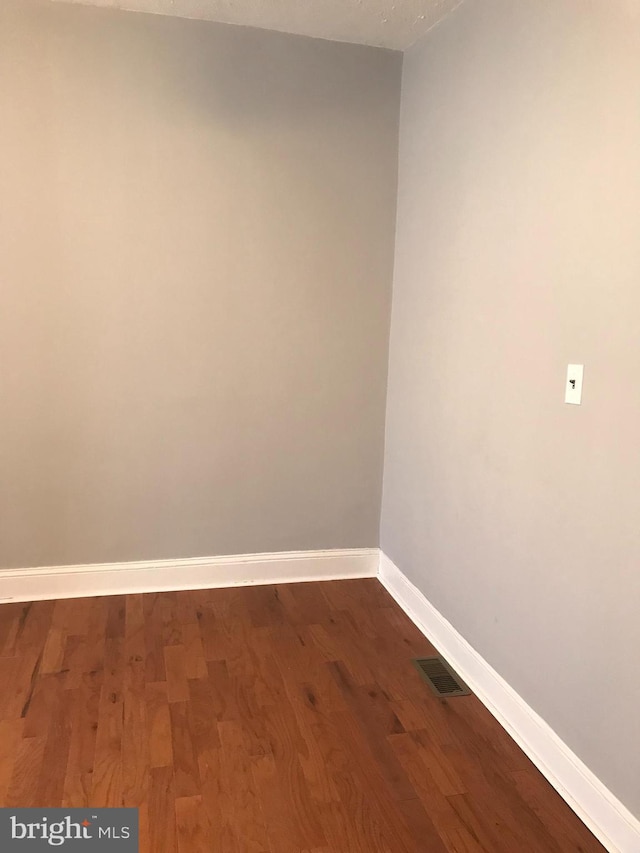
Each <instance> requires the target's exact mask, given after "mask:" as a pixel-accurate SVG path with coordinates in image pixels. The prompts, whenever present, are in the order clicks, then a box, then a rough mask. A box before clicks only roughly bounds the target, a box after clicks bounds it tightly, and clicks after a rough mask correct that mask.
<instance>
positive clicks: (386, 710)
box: [0, 580, 604, 853]
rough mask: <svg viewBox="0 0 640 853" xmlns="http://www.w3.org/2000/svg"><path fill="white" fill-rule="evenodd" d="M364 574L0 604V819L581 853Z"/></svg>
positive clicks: (182, 846) (318, 852)
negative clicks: (24, 813)
mask: <svg viewBox="0 0 640 853" xmlns="http://www.w3.org/2000/svg"><path fill="white" fill-rule="evenodd" d="M430 653H433V648H432V647H431V646H430V645H429V643H428V642H427V641H426V640H425V639H424V638H423V637H422V635H421V634H420V633H419V632H418V630H417V629H416V628H415V627H414V626H413V624H412V623H411V622H410V621H409V620H408V619H407V618H406V617H405V615H404V614H403V613H402V612H401V611H400V609H399V608H398V607H397V606H396V605H395V603H394V602H393V601H392V600H391V598H390V597H389V596H388V594H387V593H386V591H385V590H384V589H383V588H382V587H381V586H380V585H379V584H378V582H377V581H375V580H357V581H337V582H328V583H309V584H298V585H286V586H285V585H283V586H277V587H274V586H265V587H251V588H242V589H223V590H204V591H197V592H178V593H162V594H158V595H130V596H126V597H125V596H118V597H112V598H87V599H75V600H62V601H55V602H54V601H42V602H35V603H33V604H4V605H2V606H0V684H1V685H2V690H1V693H0V805H4V806H61V805H62V806H69V807H70V806H89V805H90V806H96V807H97V806H120V805H126V806H138V807H139V809H140V829H141V844H140V850H141V851H144V853H174V851H179V853H200V852H201V851H202V853H205V851H211V852H212V853H214V852H215V853H574V852H575V853H577V851H581V853H595V851H603V850H604V848H603V847H602V846H601V845H600V844H599V843H598V842H597V841H596V840H595V839H594V837H593V836H592V835H591V834H590V833H589V832H588V831H587V829H586V828H585V827H584V826H583V825H582V824H581V823H580V821H579V820H578V819H577V817H576V816H575V815H574V814H573V813H572V812H571V810H570V809H569V808H568V806H566V805H565V803H564V802H563V801H562V800H561V799H560V797H559V796H558V795H557V794H556V793H555V792H554V791H553V789H552V788H551V787H550V786H549V785H548V784H547V782H546V781H545V780H544V779H543V777H542V776H541V775H540V774H539V773H538V771H537V770H536V769H535V767H534V766H533V765H532V764H531V762H530V761H529V760H528V759H527V758H526V757H525V756H524V754H523V753H522V752H521V751H520V750H519V749H518V747H516V746H515V744H514V743H513V742H512V741H511V740H510V738H509V737H508V736H507V735H506V733H505V732H504V731H503V730H502V729H501V728H500V726H499V725H498V724H497V723H496V722H495V720H494V719H493V718H492V717H491V716H490V714H489V713H488V712H487V711H486V710H485V709H484V708H483V707H482V705H481V704H480V702H479V701H478V700H477V699H476V698H475V697H474V696H468V697H460V698H456V699H450V700H441V699H437V698H436V697H434V696H432V695H431V693H430V692H429V690H428V689H427V687H426V685H425V684H424V683H423V682H422V681H421V680H420V678H419V676H418V674H417V673H416V671H415V670H414V668H413V666H412V665H411V662H410V659H411V658H413V657H417V656H423V655H426V654H430Z"/></svg>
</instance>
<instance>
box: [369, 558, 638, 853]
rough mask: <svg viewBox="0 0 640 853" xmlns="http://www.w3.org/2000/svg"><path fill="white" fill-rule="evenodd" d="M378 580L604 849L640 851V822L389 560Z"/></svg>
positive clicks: (382, 563) (622, 852) (626, 852)
mask: <svg viewBox="0 0 640 853" xmlns="http://www.w3.org/2000/svg"><path fill="white" fill-rule="evenodd" d="M379 580H380V582H381V583H382V584H383V585H384V586H385V587H386V589H387V590H388V591H389V593H390V594H391V595H392V596H393V598H394V599H395V600H396V602H397V603H398V604H399V605H400V607H402V609H403V610H404V611H405V613H406V614H407V615H408V616H409V618H410V619H411V620H412V621H413V622H414V623H415V624H416V626H417V627H418V628H419V629H420V631H422V633H423V634H424V635H425V636H426V637H427V638H428V639H429V640H430V641H431V642H432V643H433V645H434V646H435V647H436V648H437V649H438V650H439V651H440V652H441V653H442V655H443V656H444V657H445V658H446V659H447V660H448V661H449V662H450V663H451V665H452V666H453V667H454V669H455V670H456V671H457V672H458V673H459V675H460V677H461V678H462V679H463V680H464V681H466V682H467V684H468V685H469V687H470V688H471V689H472V690H473V692H474V693H475V694H476V696H477V697H478V698H479V699H480V701H481V702H482V703H483V704H484V705H485V706H486V707H487V708H488V710H489V711H490V712H491V713H492V714H493V716H494V717H495V718H496V719H497V720H498V722H499V723H500V724H501V725H502V726H503V728H505V729H506V730H507V732H508V733H509V734H510V735H511V737H512V738H513V739H514V740H515V741H516V743H517V744H518V745H519V746H520V747H521V749H522V750H524V752H525V753H526V754H527V755H528V756H529V758H530V759H531V760H532V761H533V763H534V764H535V765H536V767H537V768H538V769H539V770H540V771H541V772H542V774H543V775H544V776H545V777H546V778H547V780H548V781H549V782H550V783H551V784H552V785H553V787H554V788H555V789H556V790H557V791H558V793H559V794H560V796H561V797H562V798H563V799H564V800H565V801H566V802H567V803H568V804H569V806H570V807H571V808H572V809H573V811H574V812H575V813H576V814H577V815H578V817H579V818H580V819H581V820H582V821H583V823H585V824H586V825H587V826H588V827H589V829H590V830H591V832H593V834H594V835H595V836H596V838H598V840H599V841H600V842H601V843H602V844H603V845H604V847H605V848H606V849H607V850H608V851H610V853H637V851H640V821H639V820H637V819H636V818H635V817H634V816H633V815H632V814H631V812H630V811H629V810H628V809H627V808H626V807H625V806H624V805H623V804H622V803H621V802H620V801H619V800H618V799H617V798H616V797H615V796H614V795H613V794H612V793H611V791H609V790H608V788H606V787H605V786H604V785H603V784H602V782H601V781H600V780H599V779H598V778H597V777H596V776H595V775H594V774H593V773H592V772H591V770H589V768H588V767H586V765H585V764H584V763H583V762H582V761H581V760H580V759H579V758H578V756H577V755H575V753H573V752H572V751H571V750H570V749H569V747H568V746H567V745H566V744H565V743H564V741H562V740H561V739H560V738H559V737H558V735H557V734H556V733H555V732H554V731H553V729H552V728H551V727H550V726H549V725H548V724H547V723H546V722H545V721H544V720H543V719H542V718H541V717H540V716H539V715H538V714H536V712H535V711H534V710H533V709H532V708H531V707H529V705H527V703H526V702H525V701H524V699H522V697H521V696H520V695H519V694H518V693H516V692H515V690H514V689H513V688H512V687H510V686H509V684H507V682H506V681H505V680H504V679H503V678H502V677H501V676H500V675H499V674H498V673H497V672H496V671H495V670H494V669H493V668H492V667H491V666H490V665H489V664H488V663H487V661H486V660H484V658H483V657H481V655H479V654H478V652H477V651H476V650H475V649H474V648H472V647H471V646H470V645H469V643H468V642H467V641H466V640H465V639H464V637H462V636H461V635H460V634H459V633H458V632H457V631H456V629H455V628H454V627H453V626H452V625H451V624H450V623H449V622H448V621H447V620H446V619H445V618H444V616H443V615H442V614H441V613H440V612H439V611H438V610H436V608H435V607H434V606H433V605H432V604H431V603H430V602H429V601H428V600H427V599H426V598H425V596H424V595H423V594H422V593H421V592H420V590H419V589H417V588H416V587H415V586H414V585H413V584H412V583H411V581H410V580H409V579H408V578H407V577H406V576H405V575H404V574H403V573H402V572H401V571H400V569H398V567H397V566H396V565H394V563H393V562H392V561H391V560H390V559H389V558H388V557H387V556H386V555H385V554H382V555H381V558H380V574H379Z"/></svg>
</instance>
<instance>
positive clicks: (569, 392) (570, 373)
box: [564, 364, 584, 406]
mask: <svg viewBox="0 0 640 853" xmlns="http://www.w3.org/2000/svg"><path fill="white" fill-rule="evenodd" d="M583 375H584V364H570V365H569V367H568V368H567V387H566V388H565V392H564V401H565V403H571V404H572V405H574V406H579V405H580V403H581V402H582V377H583Z"/></svg>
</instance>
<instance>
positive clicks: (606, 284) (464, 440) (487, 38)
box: [381, 0, 640, 815]
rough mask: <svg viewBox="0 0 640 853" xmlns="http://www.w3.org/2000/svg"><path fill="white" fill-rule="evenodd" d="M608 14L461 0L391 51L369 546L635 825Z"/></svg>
mask: <svg viewBox="0 0 640 853" xmlns="http://www.w3.org/2000/svg"><path fill="white" fill-rule="evenodd" d="M614 8H618V9H620V8H621V7H620V6H617V4H609V3H583V2H575V3H572V2H568V1H567V0H562V2H553V3H552V2H533V0H532V2H529V3H514V2H512V0H482V2H472V0H469V2H467V3H465V4H464V5H463V6H461V7H460V8H459V9H458V10H457V12H456V13H455V14H454V15H453V16H452V17H451V18H449V19H448V20H447V21H446V22H445V23H443V24H442V25H441V26H439V27H438V28H437V29H435V30H434V31H433V32H432V33H431V34H430V35H429V36H428V37H427V39H426V41H424V42H423V43H421V44H420V45H418V46H417V47H416V48H414V49H412V50H411V51H410V52H409V53H408V54H407V55H406V56H405V70H404V80H403V91H402V110H401V141H400V177H399V182H400V186H399V201H398V230H397V258H396V272H395V282H394V302H393V316H392V331H391V357H390V374H389V397H388V420H387V441H386V460H385V475H384V496H383V519H382V534H381V536H382V547H383V548H384V550H385V551H386V552H387V554H388V555H389V557H391V559H392V560H393V561H394V562H395V563H396V564H397V565H398V566H399V568H400V569H402V570H404V571H405V572H406V573H407V575H408V576H409V577H410V578H411V579H412V580H413V581H414V582H415V583H416V584H417V585H418V586H419V588H420V589H421V590H422V591H423V592H424V593H425V594H426V596H427V597H428V598H429V599H430V600H431V601H432V602H433V603H434V604H435V606H436V607H437V608H438V609H439V610H440V611H441V612H442V613H443V614H444V615H445V616H446V617H447V618H448V619H449V620H450V621H451V622H452V624H453V625H454V626H455V627H456V628H457V629H458V630H459V631H460V632H461V633H462V634H463V636H464V637H466V639H467V640H468V641H469V642H470V643H471V644H472V645H473V646H474V647H475V648H476V649H478V651H479V652H480V653H481V654H482V655H483V656H484V657H485V658H486V659H487V660H488V661H489V663H490V664H492V665H493V666H494V667H495V668H496V669H497V670H498V672H500V673H501V674H502V675H503V676H504V677H505V678H506V680H507V681H508V682H509V683H510V684H511V685H513V687H514V688H515V689H516V690H517V691H518V692H519V693H520V694H521V695H522V696H523V697H524V698H525V700H526V701H527V702H529V703H530V704H531V705H532V707H533V708H534V709H535V710H536V711H538V712H539V713H540V714H541V715H542V717H543V718H544V719H546V720H547V721H548V723H549V724H550V725H551V726H552V727H553V728H554V729H555V731H556V732H557V733H558V734H559V735H560V737H561V738H563V739H564V740H565V741H566V743H567V744H568V745H569V746H570V747H571V748H572V749H573V750H575V752H576V753H577V754H578V755H579V756H580V757H581V758H582V759H583V760H584V761H585V762H586V764H587V765H588V766H589V767H590V768H591V769H592V770H593V771H594V772H595V773H596V774H597V775H598V776H599V777H600V778H601V779H602V781H603V782H604V783H605V784H606V785H608V786H609V787H610V789H611V790H612V791H613V792H614V793H615V794H616V795H618V797H620V798H621V799H622V800H623V801H624V802H625V803H626V805H627V806H628V807H629V808H630V809H631V810H632V811H634V812H635V813H636V814H639V815H640V752H639V751H638V744H639V743H640V712H639V708H640V687H639V682H638V679H637V677H636V675H637V671H638V649H639V648H640V619H639V618H638V603H639V602H640V571H639V565H640V450H639V447H640V378H639V369H640V24H639V22H638V19H637V18H635V19H631V18H627V17H625V15H624V14H623V13H622V12H614V11H613V9H614ZM598 10H600V11H598ZM607 10H608V12H607ZM607 15H608V16H607ZM570 362H578V363H584V364H585V384H584V396H583V405H582V406H581V407H575V406H569V405H565V404H564V402H563V393H564V382H565V373H566V367H567V364H568V363H570Z"/></svg>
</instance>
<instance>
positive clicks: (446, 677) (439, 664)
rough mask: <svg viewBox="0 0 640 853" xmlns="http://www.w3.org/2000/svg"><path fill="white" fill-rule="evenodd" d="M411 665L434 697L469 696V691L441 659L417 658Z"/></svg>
mask: <svg viewBox="0 0 640 853" xmlns="http://www.w3.org/2000/svg"><path fill="white" fill-rule="evenodd" d="M413 665H414V666H415V668H416V669H417V670H418V672H419V673H420V675H421V676H422V678H423V679H424V680H425V681H426V682H427V684H428V685H429V687H430V688H431V690H432V691H433V693H435V695H436V696H441V697H442V696H444V697H446V698H449V697H450V696H469V694H470V693H471V691H470V690H469V688H468V687H467V685H466V684H465V683H464V682H463V681H462V679H460V678H459V676H458V675H457V674H456V673H455V672H454V671H453V670H452V669H451V667H450V666H449V664H448V663H447V662H446V661H445V660H443V659H442V658H441V657H439V656H437V657H430V658H417V659H416V660H414V661H413Z"/></svg>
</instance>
